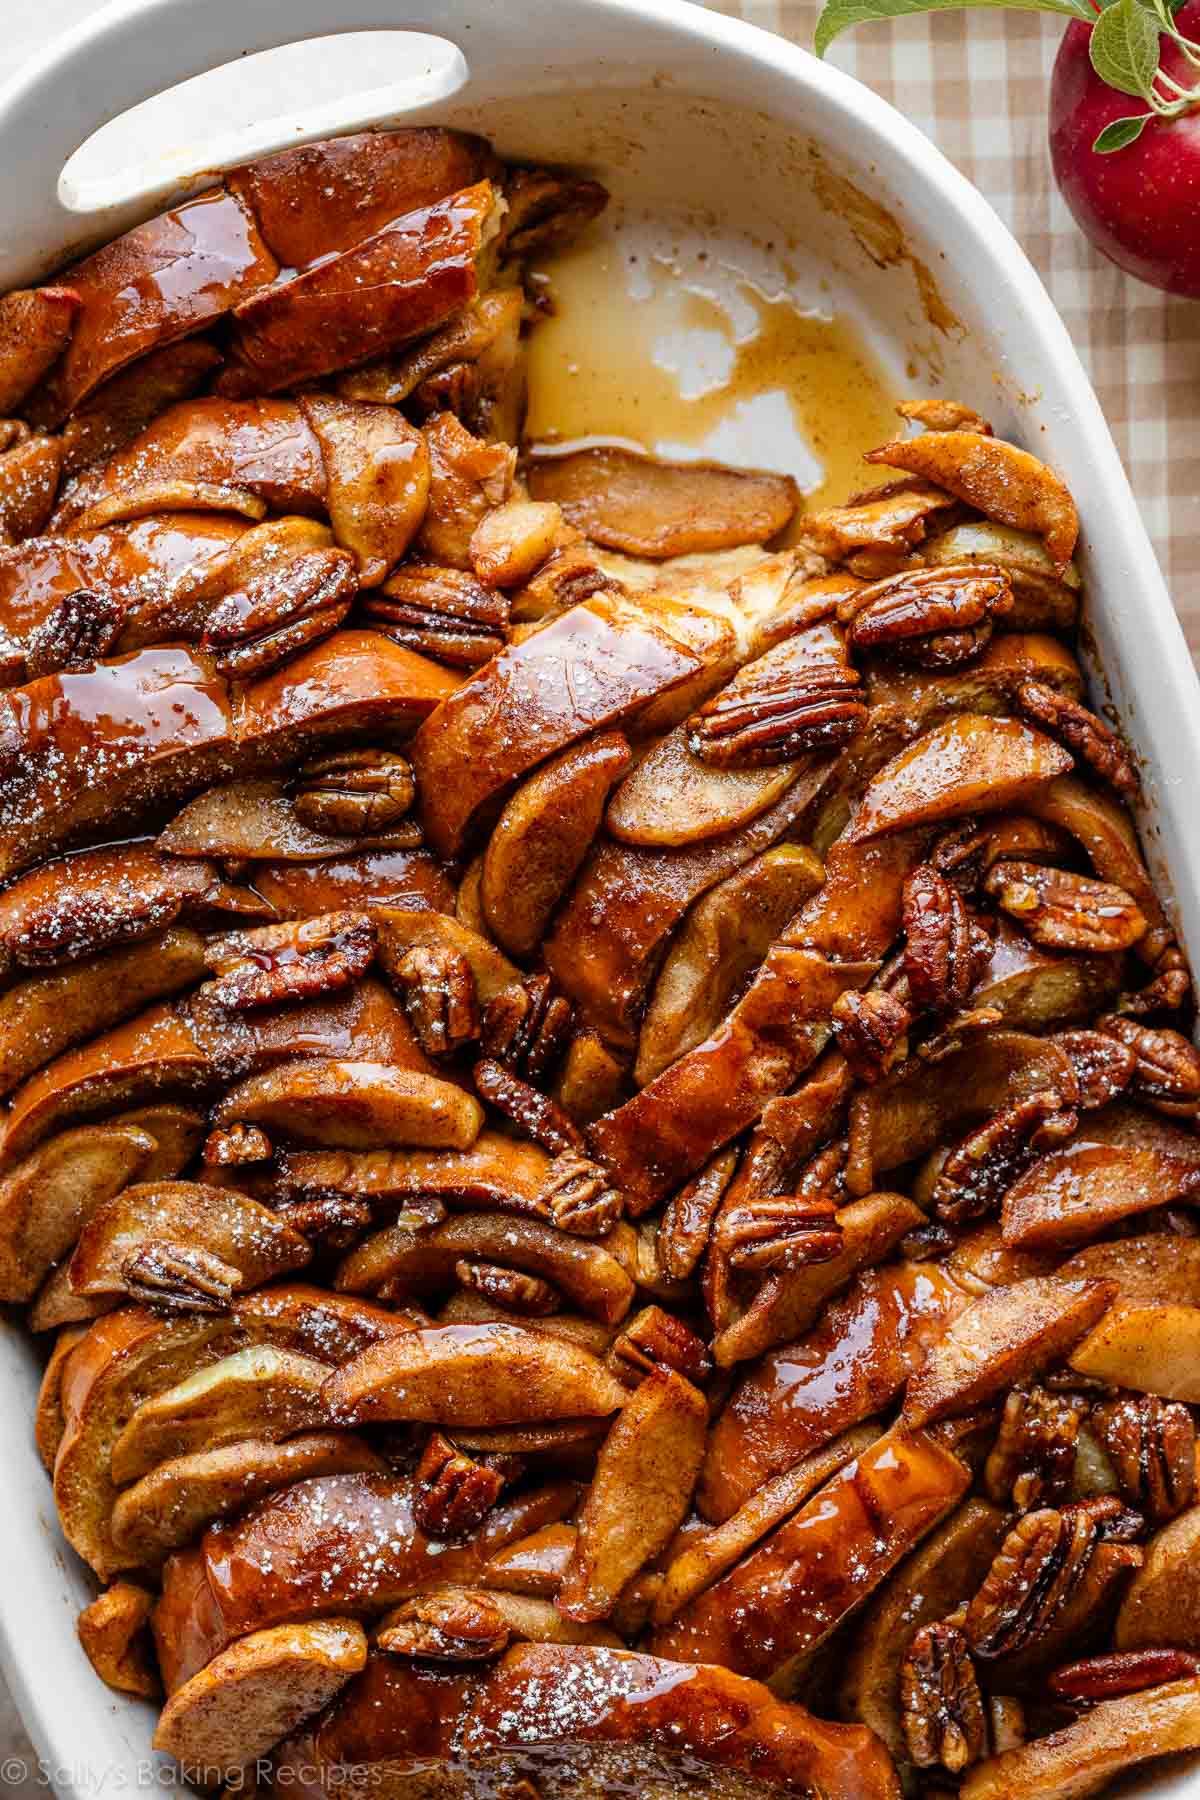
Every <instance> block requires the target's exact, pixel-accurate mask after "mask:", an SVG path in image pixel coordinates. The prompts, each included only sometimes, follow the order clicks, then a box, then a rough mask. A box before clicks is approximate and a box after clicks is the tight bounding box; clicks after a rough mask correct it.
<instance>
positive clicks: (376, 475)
mask: <svg viewBox="0 0 1200 1800" xmlns="http://www.w3.org/2000/svg"><path fill="white" fill-rule="evenodd" d="M301 406H302V408H303V411H304V416H305V418H306V419H307V420H308V422H309V424H310V425H311V426H312V429H313V432H314V433H315V435H316V439H317V442H318V444H320V446H321V456H322V458H323V460H324V463H325V474H326V479H327V483H328V486H327V494H326V506H327V508H328V511H329V523H330V525H331V527H332V529H333V535H334V538H335V539H336V541H337V542H338V543H339V544H340V545H341V546H342V548H343V549H346V550H351V551H353V553H354V555H355V557H356V558H357V561H358V577H359V581H360V583H361V585H362V586H363V587H374V586H376V585H377V584H378V583H379V582H381V581H382V580H383V579H384V577H385V576H386V575H387V573H388V570H389V569H391V568H393V567H394V566H395V564H396V563H398V562H399V561H400V558H401V557H402V556H403V555H404V552H405V551H406V550H407V549H408V546H409V545H410V544H411V542H412V540H413V539H414V537H415V536H416V535H417V532H418V530H419V529H420V526H421V521H422V520H423V519H424V517H425V508H426V505H427V504H428V501H429V449H428V446H427V445H426V442H425V439H424V438H423V437H422V435H421V433H420V432H419V431H417V430H416V429H415V427H414V426H412V425H410V424H409V423H408V421H407V420H406V419H405V418H404V416H403V415H402V414H401V413H399V412H397V411H396V409H395V408H394V407H391V406H364V405H363V404H361V403H360V402H357V401H351V400H338V399H335V398H334V397H333V396H332V395H329V394H309V395H307V396H306V397H305V398H304V399H303V400H302V401H301Z"/></svg>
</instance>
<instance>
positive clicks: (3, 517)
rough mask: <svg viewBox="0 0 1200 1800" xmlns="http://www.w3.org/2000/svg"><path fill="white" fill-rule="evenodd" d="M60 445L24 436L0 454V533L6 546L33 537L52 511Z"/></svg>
mask: <svg viewBox="0 0 1200 1800" xmlns="http://www.w3.org/2000/svg"><path fill="white" fill-rule="evenodd" d="M62 456H63V451H62V444H61V442H60V441H59V439H58V438H53V437H25V438H21V439H19V440H18V442H17V443H15V444H14V445H13V446H12V448H11V449H9V450H4V451H0V533H2V534H3V541H4V542H5V543H6V544H15V543H19V542H20V541H21V540H22V539H23V538H32V537H36V536H37V534H38V532H39V531H42V530H44V528H45V525H46V521H47V520H48V519H49V517H50V514H51V513H52V512H53V510H54V500H55V496H56V494H57V493H58V478H59V475H60V474H61V472H62Z"/></svg>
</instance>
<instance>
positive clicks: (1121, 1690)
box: [1048, 1650, 1200, 1704]
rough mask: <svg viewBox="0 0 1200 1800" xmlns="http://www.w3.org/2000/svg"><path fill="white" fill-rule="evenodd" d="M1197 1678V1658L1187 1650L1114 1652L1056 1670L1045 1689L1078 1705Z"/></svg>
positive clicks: (1199, 1668) (1089, 1657) (1198, 1664)
mask: <svg viewBox="0 0 1200 1800" xmlns="http://www.w3.org/2000/svg"><path fill="white" fill-rule="evenodd" d="M1197 1675H1200V1656H1194V1655H1193V1654H1192V1652H1191V1651H1190V1650H1115V1651H1112V1652H1110V1654H1109V1655H1107V1656H1088V1657H1084V1658H1083V1660H1082V1661H1080V1662H1073V1663H1068V1664H1067V1665H1066V1667H1065V1668H1062V1669H1056V1670H1055V1671H1054V1673H1053V1675H1051V1677H1050V1681H1049V1684H1048V1685H1049V1688H1050V1692H1051V1693H1052V1694H1053V1695H1054V1697H1055V1699H1056V1700H1069V1701H1072V1702H1073V1703H1075V1704H1079V1703H1082V1702H1087V1701H1091V1700H1113V1699H1115V1698H1116V1697H1117V1696H1118V1695H1119V1694H1140V1693H1141V1692H1142V1690H1143V1689H1144V1688H1152V1687H1158V1686H1159V1685H1160V1683H1162V1682H1164V1681H1191V1680H1194V1679H1195V1677H1196V1676H1197Z"/></svg>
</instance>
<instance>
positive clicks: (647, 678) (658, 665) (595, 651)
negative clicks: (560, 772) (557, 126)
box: [412, 593, 735, 856]
mask: <svg viewBox="0 0 1200 1800" xmlns="http://www.w3.org/2000/svg"><path fill="white" fill-rule="evenodd" d="M734 647H735V637H734V630H733V627H732V625H731V624H730V623H729V621H728V619H727V618H722V617H720V616H718V615H717V614H716V613H715V612H713V611H708V610H701V609H700V608H699V607H689V606H687V605H686V604H684V603H681V602H679V601H678V600H674V599H668V598H667V597H666V596H664V595H657V596H656V595H641V596H624V595H618V594H614V593H602V594H593V595H592V597H591V598H590V599H589V600H585V601H584V602H582V604H581V605H579V606H573V607H571V608H570V609H569V611H567V612H565V613H562V614H560V615H559V617H557V618H555V619H551V620H550V622H549V623H548V624H546V625H544V626H543V627H542V628H541V629H540V630H538V631H536V632H534V634H533V635H532V636H531V637H527V638H525V639H524V640H523V641H522V642H521V643H513V644H509V645H508V647H507V648H506V649H505V650H502V651H501V652H500V654H499V655H498V656H495V657H493V658H492V660H491V661H490V662H489V663H487V664H485V666H484V667H483V668H482V669H481V670H480V671H479V672H478V673H477V674H476V675H474V676H472V677H471V679H470V680H469V681H467V682H465V683H464V684H463V686H462V687H460V688H459V689H458V691H457V693H455V694H454V695H453V696H452V697H451V698H450V699H448V700H447V701H445V702H444V704H443V705H442V706H440V707H439V708H438V710H437V712H436V713H435V714H434V715H433V716H432V717H431V718H430V719H429V720H428V721H427V723H426V724H425V725H424V726H423V727H422V729H421V730H420V731H419V732H418V733H417V736H416V737H415V738H414V740H413V747H412V757H413V768H414V771H415V773H416V777H417V787H418V791H419V792H420V795H421V801H422V807H423V810H424V815H425V822H426V829H427V830H428V832H429V836H430V839H431V841H432V843H433V845H434V848H435V849H436V850H437V851H438V852H439V854H440V855H442V856H455V855H457V854H458V853H459V852H460V851H461V850H462V848H463V847H464V845H465V843H466V841H467V839H468V837H469V836H470V835H471V834H472V832H473V830H474V829H475V827H476V826H477V825H478V824H479V823H480V822H481V821H482V819H483V817H484V816H485V815H486V813H487V812H488V811H489V810H491V811H493V812H494V811H495V810H498V808H499V806H500V804H501V803H502V801H503V799H504V798H505V796H506V794H507V792H508V790H509V789H510V788H511V787H512V786H513V784H514V783H515V782H516V781H518V780H519V779H520V777H521V776H522V775H525V774H527V773H528V772H529V771H530V770H531V769H533V768H534V767H535V765H536V764H538V763H540V762H543V761H545V759H546V758H547V757H549V756H553V755H556V754H557V753H558V752H559V751H561V750H565V749H567V748H568V746H569V745H571V744H574V743H577V742H578V741H579V740H580V739H581V738H584V737H586V736H588V735H589V733H591V732H593V731H596V730H599V729H603V728H606V727H611V726H619V725H621V724H622V723H623V721H625V720H626V719H628V718H630V717H631V716H632V715H634V714H636V713H637V712H638V711H639V710H642V709H644V708H645V707H647V706H648V705H649V704H650V702H652V701H654V700H656V699H659V698H660V697H663V696H667V695H670V694H672V693H673V692H675V691H677V690H679V689H681V688H685V687H686V688H688V689H694V684H695V682H696V681H697V680H703V679H704V678H705V677H706V676H707V675H708V674H709V672H711V675H712V679H713V680H714V681H715V680H718V679H719V678H720V674H721V671H722V668H723V666H724V665H725V663H726V662H727V661H728V659H729V658H730V657H731V656H732V654H733V651H734ZM672 722H673V721H672Z"/></svg>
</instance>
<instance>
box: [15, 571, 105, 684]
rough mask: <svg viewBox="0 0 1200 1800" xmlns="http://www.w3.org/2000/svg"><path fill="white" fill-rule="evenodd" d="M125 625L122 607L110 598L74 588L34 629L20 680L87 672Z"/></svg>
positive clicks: (86, 589) (88, 590)
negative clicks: (72, 671)
mask: <svg viewBox="0 0 1200 1800" xmlns="http://www.w3.org/2000/svg"><path fill="white" fill-rule="evenodd" d="M124 624H125V605H124V603H123V602H122V601H120V600H118V599H116V598H115V596H114V595H112V594H106V593H98V592H96V591H95V590H93V589H92V588H76V590H75V592H74V593H73V594H67V595H66V596H65V597H64V598H63V599H62V600H60V601H59V603H58V605H57V606H56V607H55V608H54V611H53V612H52V613H50V614H49V615H48V616H47V617H46V618H44V619H43V620H42V622H41V624H40V625H35V627H34V629H33V630H32V631H31V632H30V634H29V638H28V641H27V643H26V645H25V652H24V663H25V667H24V680H26V681H37V680H38V679H39V678H40V677H41V676H43V675H58V674H61V673H62V672H63V671H64V670H67V669H90V668H92V667H93V666H94V665H95V664H96V663H98V662H99V661H100V658H101V657H102V656H107V655H108V653H109V651H110V650H111V649H112V647H113V645H114V644H115V643H116V641H117V639H118V638H119V637H120V635H121V631H122V629H123V627H124Z"/></svg>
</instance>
